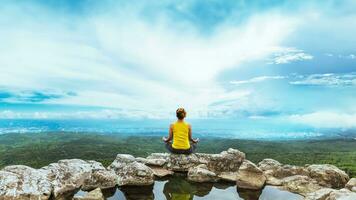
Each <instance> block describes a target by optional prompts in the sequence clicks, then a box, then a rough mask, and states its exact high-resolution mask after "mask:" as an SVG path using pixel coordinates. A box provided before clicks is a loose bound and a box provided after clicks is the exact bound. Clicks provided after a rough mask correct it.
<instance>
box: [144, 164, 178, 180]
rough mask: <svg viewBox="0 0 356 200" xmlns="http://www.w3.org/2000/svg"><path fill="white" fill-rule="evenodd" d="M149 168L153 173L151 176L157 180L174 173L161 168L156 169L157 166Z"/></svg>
mask: <svg viewBox="0 0 356 200" xmlns="http://www.w3.org/2000/svg"><path fill="white" fill-rule="evenodd" d="M150 168H151V169H152V171H153V174H154V175H155V176H157V177H159V178H162V177H165V176H169V175H173V174H174V172H173V171H171V170H168V169H166V168H163V167H158V166H150Z"/></svg>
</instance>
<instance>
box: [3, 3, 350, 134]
mask: <svg viewBox="0 0 356 200" xmlns="http://www.w3.org/2000/svg"><path fill="white" fill-rule="evenodd" d="M355 19H356V1H354V0H320V1H317V0H304V1H303V0H300V1H294V0H268V1H267V0H173V1H172V0H170V1H168V0H162V1H149V0H147V1H145V0H135V1H133V0H118V1H114V0H102V1H94V0H76V1H72V0H61V1H57V0H37V1H35V0H26V1H25V0H3V1H1V3H0V27H1V28H0V119H72V118H73V119H82V118H83V119H85V118H90V119H107V118H110V119H123V118H125V119H146V118H152V119H166V118H171V117H172V116H174V114H175V110H176V108H178V107H184V108H186V110H187V112H188V117H189V118H191V119H206V118H209V119H217V118H218V119H244V120H250V121H252V122H253V121H254V120H256V121H271V122H274V123H290V124H296V125H298V124H300V125H307V126H311V127H317V128H342V129H348V128H356V37H355V35H356V20H355Z"/></svg>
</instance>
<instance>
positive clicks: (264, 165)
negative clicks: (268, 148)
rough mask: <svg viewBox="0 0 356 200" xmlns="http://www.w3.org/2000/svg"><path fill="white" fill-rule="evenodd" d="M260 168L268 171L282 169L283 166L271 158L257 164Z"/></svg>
mask: <svg viewBox="0 0 356 200" xmlns="http://www.w3.org/2000/svg"><path fill="white" fill-rule="evenodd" d="M257 166H258V168H260V169H261V170H263V171H267V170H276V169H278V168H280V167H282V164H281V163H280V162H278V161H277V160H273V159H270V158H266V159H263V160H262V161H261V162H259V163H258V164H257Z"/></svg>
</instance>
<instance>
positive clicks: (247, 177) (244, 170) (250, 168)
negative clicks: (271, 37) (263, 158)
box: [236, 160, 266, 190]
mask: <svg viewBox="0 0 356 200" xmlns="http://www.w3.org/2000/svg"><path fill="white" fill-rule="evenodd" d="M265 182H266V177H265V175H264V174H263V171H262V170H261V169H259V168H258V167H257V166H256V165H255V164H254V163H252V162H251V161H249V160H245V161H244V162H243V163H242V165H241V166H240V168H239V170H238V173H237V177H236V185H237V187H238V188H243V189H251V190H259V189H261V188H263V186H264V184H265Z"/></svg>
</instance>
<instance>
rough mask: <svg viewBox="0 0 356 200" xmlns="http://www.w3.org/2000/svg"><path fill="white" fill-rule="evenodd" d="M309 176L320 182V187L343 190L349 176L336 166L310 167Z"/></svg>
mask: <svg viewBox="0 0 356 200" xmlns="http://www.w3.org/2000/svg"><path fill="white" fill-rule="evenodd" d="M307 169H308V170H309V176H310V177H311V178H313V179H315V180H317V181H318V183H319V185H322V186H325V187H330V188H336V189H339V188H343V187H344V186H345V184H346V183H347V181H348V180H349V176H348V175H347V174H346V173H345V172H344V171H342V170H341V169H339V168H337V167H335V166H334V165H329V164H323V165H309V166H308V167H307Z"/></svg>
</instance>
